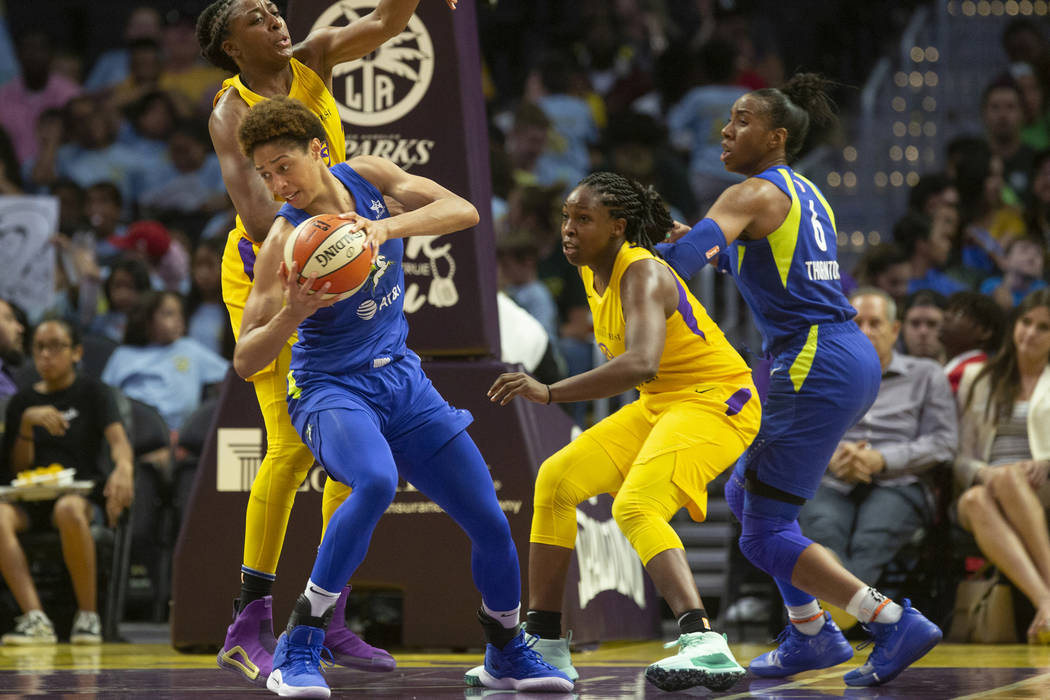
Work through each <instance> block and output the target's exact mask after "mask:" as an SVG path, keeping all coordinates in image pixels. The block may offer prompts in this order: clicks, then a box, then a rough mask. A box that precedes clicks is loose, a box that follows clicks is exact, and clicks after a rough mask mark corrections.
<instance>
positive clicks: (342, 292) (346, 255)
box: [284, 214, 374, 299]
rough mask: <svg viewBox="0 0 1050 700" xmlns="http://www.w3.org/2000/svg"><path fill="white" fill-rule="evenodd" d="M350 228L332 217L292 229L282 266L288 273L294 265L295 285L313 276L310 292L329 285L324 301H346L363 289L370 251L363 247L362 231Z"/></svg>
mask: <svg viewBox="0 0 1050 700" xmlns="http://www.w3.org/2000/svg"><path fill="white" fill-rule="evenodd" d="M352 224H353V222H352V221H348V220H347V219H340V218H339V216H338V215H336V214H319V215H317V216H313V217H310V218H309V219H307V220H306V221H304V222H303V223H301V224H299V225H298V226H296V227H295V231H293V232H292V235H290V236H288V240H287V241H286V242H285V244H284V265H285V267H286V268H287V269H289V270H291V269H292V263H293V262H294V263H298V270H299V279H298V280H297V282H300V283H301V282H303V281H305V280H306V278H307V277H309V276H310V275H311V274H316V275H317V279H316V280H315V281H314V284H313V289H315V290H317V289H320V288H321V287H322V286H323V285H324V283H325V282H329V283H330V284H331V286H330V287H329V289H328V293H327V294H326V295H325V299H330V298H332V297H337V298H339V299H346V298H347V297H350V296H353V295H354V294H355V293H356V292H357V291H358V290H359V289H361V287H362V286H364V284H365V282H367V281H368V276H369V273H370V272H371V271H372V258H373V255H374V251H373V249H372V246H370V245H369V246H366V245H365V244H364V243H365V237H366V233H365V231H353V230H351V229H352Z"/></svg>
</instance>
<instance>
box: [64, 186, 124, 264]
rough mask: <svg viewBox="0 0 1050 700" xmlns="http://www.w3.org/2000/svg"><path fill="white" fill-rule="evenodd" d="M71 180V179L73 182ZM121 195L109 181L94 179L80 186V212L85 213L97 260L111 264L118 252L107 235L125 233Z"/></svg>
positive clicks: (118, 255) (116, 235) (118, 254)
mask: <svg viewBox="0 0 1050 700" xmlns="http://www.w3.org/2000/svg"><path fill="white" fill-rule="evenodd" d="M74 184H75V183H74ZM123 211H124V196H123V195H122V194H121V193H120V188H119V187H117V186H116V185H114V184H113V183H112V182H96V183H95V184H93V185H91V186H90V187H88V188H87V189H85V190H84V214H85V216H87V220H88V224H89V225H90V227H91V228H90V231H91V234H92V236H93V238H94V240H95V249H96V252H97V254H98V260H99V263H100V264H101V265H103V266H105V265H110V264H112V263H113V262H114V261H115V260H116V259H117V258H118V257H120V255H121V250H120V248H117V247H116V246H115V245H113V244H112V243H110V240H111V239H115V238H118V237H120V236H123V235H125V233H126V232H127V228H128V226H127V224H126V223H125V222H124V220H123Z"/></svg>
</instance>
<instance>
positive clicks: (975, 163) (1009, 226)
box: [948, 137, 1025, 286]
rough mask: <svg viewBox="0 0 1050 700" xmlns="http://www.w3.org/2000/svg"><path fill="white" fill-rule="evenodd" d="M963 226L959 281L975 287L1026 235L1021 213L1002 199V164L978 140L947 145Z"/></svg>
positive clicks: (957, 141)
mask: <svg viewBox="0 0 1050 700" xmlns="http://www.w3.org/2000/svg"><path fill="white" fill-rule="evenodd" d="M948 148H949V150H950V151H951V152H952V155H951V156H950V157H951V158H952V159H953V163H954V165H953V168H954V173H955V187H956V188H957V189H958V190H959V214H960V218H961V222H962V223H961V226H962V232H963V236H962V240H961V241H960V245H961V249H960V250H959V255H958V257H959V263H960V264H959V265H956V266H954V267H953V272H955V273H956V274H957V275H958V276H959V278H960V279H965V281H966V282H967V283H968V284H970V285H972V286H976V285H977V284H979V283H980V281H981V280H983V279H984V278H985V277H987V276H988V275H991V274H994V273H996V272H997V271H998V270H999V269H1000V268H1001V266H1002V257H1003V248H1004V246H1005V245H1006V244H1007V243H1008V242H1009V241H1010V239H1012V238H1016V237H1019V236H1023V235H1024V234H1025V225H1024V218H1023V217H1022V214H1021V211H1020V210H1019V209H1018V208H1017V207H1016V206H1014V205H1013V204H1011V203H1009V202H1008V201H1007V200H1006V199H1005V198H1004V194H1003V193H1004V187H1003V161H1002V158H1000V157H999V156H997V155H995V154H993V153H992V151H991V149H990V148H989V146H988V144H987V143H986V142H985V141H984V140H983V139H980V138H974V137H962V138H958V139H955V140H954V141H952V143H950V144H949V145H948Z"/></svg>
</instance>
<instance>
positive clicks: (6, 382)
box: [0, 299, 26, 483]
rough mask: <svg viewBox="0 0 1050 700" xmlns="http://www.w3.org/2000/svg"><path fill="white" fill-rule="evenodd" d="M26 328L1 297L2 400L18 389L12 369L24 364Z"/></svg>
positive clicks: (0, 384)
mask: <svg viewBox="0 0 1050 700" xmlns="http://www.w3.org/2000/svg"><path fill="white" fill-rule="evenodd" d="M25 330H26V329H25V326H23V325H22V323H21V321H19V320H18V314H17V313H16V312H15V308H14V306H13V305H12V304H11V302H9V301H7V300H5V299H0V401H2V400H4V399H6V398H7V397H8V396H11V395H12V394H14V393H15V392H16V391H18V386H17V385H16V384H15V380H14V379H12V378H11V371H12V370H13V369H15V368H16V367H18V366H19V365H21V364H22V359H23V357H24V356H23V354H22V336H23V335H24V334H25ZM0 483H3V482H0Z"/></svg>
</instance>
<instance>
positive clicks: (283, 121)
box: [234, 97, 573, 697]
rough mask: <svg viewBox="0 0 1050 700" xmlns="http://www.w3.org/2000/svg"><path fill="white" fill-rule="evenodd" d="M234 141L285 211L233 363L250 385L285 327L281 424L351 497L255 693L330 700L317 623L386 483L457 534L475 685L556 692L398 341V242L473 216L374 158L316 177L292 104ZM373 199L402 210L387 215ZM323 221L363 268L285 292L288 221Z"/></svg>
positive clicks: (256, 111)
mask: <svg viewBox="0 0 1050 700" xmlns="http://www.w3.org/2000/svg"><path fill="white" fill-rule="evenodd" d="M238 136H239V140H240V144H241V148H242V150H243V151H244V153H245V155H246V156H248V157H249V158H251V159H252V161H253V162H254V163H255V167H256V170H257V171H258V173H259V176H261V178H262V180H263V181H264V182H265V183H266V185H267V186H268V188H269V190H270V191H271V192H272V193H273V194H274V195H275V196H279V197H281V198H282V199H284V200H285V202H286V203H285V204H284V205H283V206H282V207H281V209H280V211H279V212H278V215H277V218H276V220H275V221H274V225H273V227H272V228H271V229H270V233H269V234H268V235H267V237H266V241H265V242H264V243H263V245H262V247H261V248H260V250H259V256H258V259H257V262H256V265H255V271H256V272H255V274H256V277H255V286H254V287H253V289H252V292H251V294H250V295H249V297H248V302H247V304H246V306H245V311H244V320H243V325H242V328H241V337H240V340H239V341H238V343H237V348H236V351H235V353H234V367H235V368H236V370H237V372H238V373H239V374H240V375H241V376H251V375H252V374H253V373H254V372H257V371H258V370H259V369H260V368H262V367H265V366H266V365H267V364H268V363H270V362H272V361H273V359H274V358H275V357H276V356H277V354H278V353H279V352H280V351H281V348H283V347H284V344H285V343H286V342H287V340H288V338H289V336H291V335H292V333H294V332H296V330H298V334H299V342H298V343H296V344H295V345H294V346H293V348H292V359H291V370H290V371H289V373H288V409H289V414H290V416H291V419H292V424H293V425H294V426H295V429H296V430H297V431H298V433H299V434H300V436H302V439H303V442H304V443H306V445H307V446H308V447H309V448H310V450H311V451H312V452H313V454H314V456H315V457H316V458H317V461H318V462H319V463H320V464H321V465H322V466H324V468H325V470H326V471H327V472H328V475H329V476H330V477H331V478H333V479H336V480H338V481H339V482H342V483H343V484H346V485H347V486H350V487H351V489H352V491H351V493H350V495H349V496H348V497H347V498H346V500H345V501H344V502H343V503H342V504H341V505H340V506H339V507H338V508H337V509H336V511H335V513H333V515H332V517H331V519H330V520H329V524H328V527H327V529H326V530H325V534H324V537H323V539H322V541H321V546H320V549H319V551H318V555H317V559H316V560H315V563H314V567H313V571H312V572H311V574H310V579H309V581H308V582H307V584H306V587H305V590H304V592H303V594H302V595H301V596H300V597H299V599H298V601H297V602H296V605H295V609H294V611H293V613H292V615H291V618H290V620H289V622H288V627H287V628H286V631H285V633H284V634H282V635H281V637H280V638H279V639H278V642H277V648H276V650H275V651H274V659H273V671H272V672H271V673H270V677H269V679H268V681H267V687H268V688H270V689H271V690H273V691H274V692H276V693H277V694H278V695H285V696H295V697H328V696H329V689H328V686H327V684H326V683H325V680H324V677H323V676H322V675H321V673H320V658H321V654H322V650H323V641H324V635H325V628H326V627H327V625H328V622H329V619H330V618H331V615H332V609H333V606H334V605H335V603H336V599H337V598H338V597H339V591H340V590H342V588H343V586H344V585H345V583H346V581H347V580H348V579H349V578H350V576H351V574H353V572H354V570H355V569H356V568H357V566H358V564H360V562H361V561H362V559H363V558H364V556H365V552H366V551H367V549H368V542H369V540H370V539H371V535H372V531H373V529H374V528H375V525H376V523H377V522H378V520H379V517H380V516H381V515H382V514H383V512H384V511H385V510H386V508H387V506H388V505H389V504H390V502H391V501H392V500H393V497H394V492H395V489H396V487H397V483H398V477H401V478H404V479H405V480H406V481H408V482H410V483H411V484H412V485H413V486H415V487H416V488H417V489H419V491H420V492H422V493H424V494H425V495H426V496H427V497H429V498H430V499H431V500H432V501H434V502H435V503H436V504H437V505H439V506H440V507H441V508H442V509H443V510H444V511H445V512H447V513H448V514H449V515H450V516H451V517H452V518H453V519H454V520H455V521H456V522H457V523H459V524H460V526H461V527H463V529H464V530H465V531H466V533H467V535H468V536H469V537H470V539H471V543H472V548H473V549H472V556H471V565H472V571H473V575H474V581H475V583H476V585H477V587H478V589H479V590H480V592H481V598H482V607H481V609H480V610H479V611H478V618H479V620H480V621H481V623H482V627H483V628H484V630H485V634H486V637H487V640H488V646H487V648H486V653H485V669H486V671H488V673H489V678H488V679H487V681H486V685H488V686H489V687H493V688H501V689H517V690H527V691H556V692H567V691H569V690H571V689H572V687H573V684H572V681H570V680H569V679H568V677H567V676H566V675H565V674H564V673H562V672H561V671H558V670H557V669H556V668H554V667H553V666H551V665H550V664H547V663H546V662H545V661H543V657H542V656H540V655H539V654H538V653H536V652H535V651H533V650H532V648H531V644H532V643H533V642H532V639H531V638H528V637H526V635H525V633H524V631H523V630H519V629H518V617H519V609H520V597H521V579H520V572H519V569H518V556H517V551H516V549H515V546H514V541H513V540H512V539H511V533H510V525H509V524H508V523H507V519H506V516H504V514H503V512H502V510H501V509H500V506H499V502H498V501H497V499H496V492H495V489H494V487H493V485H492V479H491V477H490V476H489V472H488V468H487V466H486V465H485V460H484V459H483V458H482V456H481V454H480V453H479V452H478V449H477V447H476V446H475V445H474V442H473V441H472V440H471V438H470V436H469V435H468V434H467V433H466V427H467V426H468V425H469V424H470V422H471V420H472V419H471V416H470V414H469V412H467V411H460V410H456V409H454V408H452V407H451V406H449V405H448V403H447V402H446V401H445V400H444V399H443V398H442V397H441V396H440V394H438V392H437V390H436V389H434V386H433V385H432V384H431V383H430V380H429V379H428V378H427V377H426V375H425V374H424V373H423V371H422V369H421V367H420V360H419V357H418V356H416V354H415V353H413V352H412V351H411V350H409V349H408V347H406V345H405V338H406V335H407V333H408V322H407V320H406V319H405V314H404V311H403V308H402V302H403V299H404V296H403V289H404V273H403V271H402V268H401V259H402V255H403V252H404V243H403V241H402V239H403V238H404V237H405V236H412V235H442V234H446V233H452V232H454V231H460V230H463V229H465V228H469V227H471V226H473V225H475V224H476V223H477V222H478V213H477V210H476V209H475V208H474V207H473V205H471V204H470V203H469V202H467V201H466V200H465V199H463V198H461V197H459V196H457V195H455V194H453V193H452V192H450V191H449V190H447V189H445V188H444V187H442V186H440V185H438V184H437V183H435V182H433V181H431V180H428V179H426V178H422V177H418V176H414V175H409V174H408V173H406V172H404V171H403V170H401V169H400V168H399V167H397V166H396V165H394V164H393V163H392V162H390V161H387V160H384V159H382V158H375V157H372V156H360V157H357V158H353V159H352V160H350V161H348V162H346V163H342V164H338V165H335V166H332V168H331V169H329V168H328V167H327V166H326V164H325V162H324V159H323V153H322V151H323V139H324V132H323V128H322V125H321V122H320V121H319V120H318V119H317V117H316V116H315V115H314V114H313V113H312V112H310V110H308V109H307V108H306V107H305V106H304V105H303V104H302V103H300V102H298V101H297V100H293V99H289V98H283V97H275V98H273V99H270V100H266V101H264V102H260V103H259V104H257V105H255V106H254V107H252V109H251V110H250V111H249V113H248V115H247V116H246V117H245V119H244V121H243V122H242V124H241V127H240V130H239V132H238ZM384 196H390V197H392V198H393V199H395V200H397V201H398V202H400V203H401V204H402V205H404V207H405V209H406V210H407V211H406V212H405V213H403V214H399V215H397V216H394V217H390V216H388V214H387V211H386V208H385V206H384V204H383V198H384ZM338 212H349V213H348V214H346V216H347V218H349V219H351V220H352V221H353V226H354V227H355V228H356V229H358V230H363V231H365V232H366V235H367V238H366V243H367V244H368V245H373V246H374V249H375V251H376V257H375V260H374V263H373V270H372V273H371V276H370V279H369V280H368V281H367V282H366V283H365V284H364V286H363V287H362V288H361V289H360V290H358V291H357V292H356V293H354V294H353V295H352V296H350V297H348V298H346V299H344V300H342V301H333V300H332V299H330V300H327V301H326V300H324V292H326V291H327V289H328V288H329V283H327V282H326V283H325V285H323V286H322V287H321V289H320V290H319V292H318V293H310V291H309V290H310V288H311V286H312V284H313V280H314V276H311V278H308V279H306V280H305V281H304V282H302V283H301V284H300V283H299V282H298V278H299V274H298V270H297V269H296V265H295V264H293V266H292V269H291V270H285V271H283V272H282V271H281V270H282V265H283V263H282V259H283V250H284V246H285V242H286V240H287V239H288V236H290V235H292V233H293V231H294V228H295V226H296V225H298V224H299V223H301V222H303V221H305V220H306V219H308V218H309V217H310V216H313V215H316V214H322V213H338ZM333 299H334V298H333ZM421 573H422V572H421Z"/></svg>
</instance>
